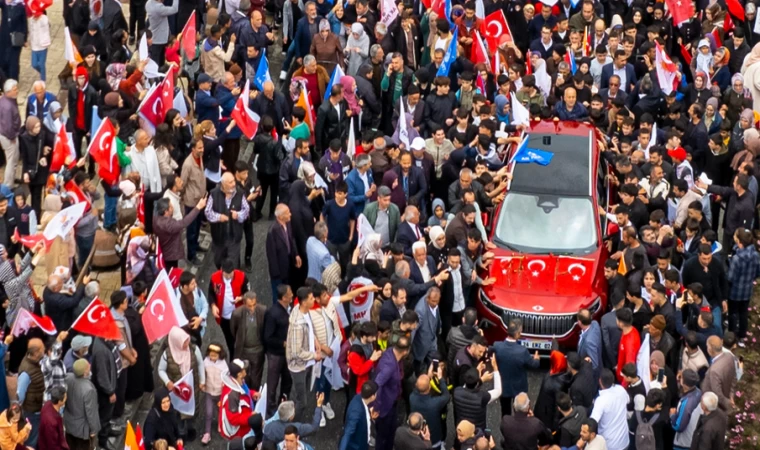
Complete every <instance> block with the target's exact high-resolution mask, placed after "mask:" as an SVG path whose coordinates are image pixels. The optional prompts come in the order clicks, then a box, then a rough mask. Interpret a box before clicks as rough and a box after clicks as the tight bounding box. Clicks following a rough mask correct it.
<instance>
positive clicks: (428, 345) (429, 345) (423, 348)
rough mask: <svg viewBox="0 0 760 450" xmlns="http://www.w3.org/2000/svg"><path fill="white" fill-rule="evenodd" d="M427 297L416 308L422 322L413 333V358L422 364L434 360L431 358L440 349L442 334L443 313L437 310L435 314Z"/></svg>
mask: <svg viewBox="0 0 760 450" xmlns="http://www.w3.org/2000/svg"><path fill="white" fill-rule="evenodd" d="M425 297H426V296H423V297H422V298H420V299H419V301H417V305H416V306H415V307H414V311H415V312H416V313H417V316H418V317H419V320H420V322H419V325H418V326H417V329H416V330H414V332H413V333H412V341H413V342H412V356H413V357H414V360H415V361H419V362H422V363H426V362H429V361H430V360H432V359H433V358H432V357H430V356H431V355H432V354H433V353H434V352H435V351H436V350H437V349H438V335H439V334H441V311H440V310H439V309H436V312H435V314H433V312H432V311H430V306H428V304H427V300H426V299H425Z"/></svg>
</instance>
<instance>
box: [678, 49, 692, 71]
mask: <svg viewBox="0 0 760 450" xmlns="http://www.w3.org/2000/svg"><path fill="white" fill-rule="evenodd" d="M679 45H680V46H681V57H682V58H683V62H684V63H686V65H687V66H690V65H691V59H692V56H691V53H690V52H689V50H688V49H687V48H686V47H684V45H683V44H679Z"/></svg>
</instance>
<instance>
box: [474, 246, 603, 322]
mask: <svg viewBox="0 0 760 450" xmlns="http://www.w3.org/2000/svg"><path fill="white" fill-rule="evenodd" d="M493 253H494V262H493V263H492V264H491V266H490V269H489V276H491V277H494V278H495V279H496V282H495V283H494V284H492V285H490V286H486V287H484V288H483V293H484V294H485V295H486V296H488V298H489V299H490V300H491V302H492V303H493V304H494V305H496V306H499V307H501V308H506V309H510V310H515V311H522V312H527V313H541V314H562V313H565V314H567V313H575V312H577V311H578V310H579V309H581V308H584V307H588V306H590V305H591V304H592V303H593V302H594V301H595V300H596V297H597V294H596V293H595V292H600V286H598V285H597V283H598V280H597V278H598V277H596V276H595V274H596V271H597V270H598V265H599V260H598V256H599V255H598V254H592V255H590V256H591V257H570V256H554V255H529V254H516V253H513V252H508V251H504V250H500V249H496V250H494V251H493Z"/></svg>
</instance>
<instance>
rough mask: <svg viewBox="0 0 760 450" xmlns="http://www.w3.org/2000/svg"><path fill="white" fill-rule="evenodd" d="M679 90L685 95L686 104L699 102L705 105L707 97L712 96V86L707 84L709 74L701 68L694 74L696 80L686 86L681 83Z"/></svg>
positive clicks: (684, 102)
mask: <svg viewBox="0 0 760 450" xmlns="http://www.w3.org/2000/svg"><path fill="white" fill-rule="evenodd" d="M678 91H679V92H680V93H682V94H683V95H684V98H683V104H684V105H692V104H694V103H699V104H700V105H702V106H704V105H705V102H707V99H708V98H710V97H712V92H711V91H710V86H708V85H707V74H705V73H704V72H703V71H701V70H699V71H697V73H696V74H694V82H692V83H689V84H688V85H686V86H683V85H680V84H679V86H678Z"/></svg>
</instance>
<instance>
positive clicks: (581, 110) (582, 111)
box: [554, 100, 588, 120]
mask: <svg viewBox="0 0 760 450" xmlns="http://www.w3.org/2000/svg"><path fill="white" fill-rule="evenodd" d="M554 107H555V108H556V110H557V117H559V120H583V119H587V118H588V110H587V109H586V107H585V106H583V105H582V104H580V103H578V102H576V103H575V106H573V109H572V111H568V110H567V108H566V107H565V101H564V100H560V101H558V102H557V104H556V105H555V106H554Z"/></svg>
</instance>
